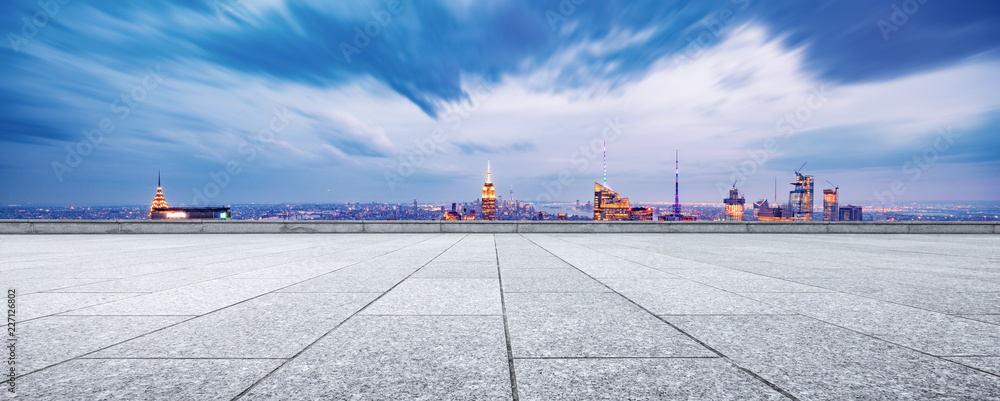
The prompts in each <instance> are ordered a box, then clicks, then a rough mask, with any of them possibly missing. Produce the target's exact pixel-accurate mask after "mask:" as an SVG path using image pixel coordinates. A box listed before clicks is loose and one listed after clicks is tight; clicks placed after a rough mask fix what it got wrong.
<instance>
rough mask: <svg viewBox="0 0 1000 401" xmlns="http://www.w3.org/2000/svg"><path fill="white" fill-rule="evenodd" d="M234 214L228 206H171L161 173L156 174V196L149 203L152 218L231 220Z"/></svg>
mask: <svg viewBox="0 0 1000 401" xmlns="http://www.w3.org/2000/svg"><path fill="white" fill-rule="evenodd" d="M232 217H233V214H232V212H230V211H229V208H228V207H170V206H167V200H166V198H164V197H163V186H161V185H160V175H159V173H157V175H156V196H154V197H153V203H152V204H151V205H149V219H150V220H230V219H232Z"/></svg>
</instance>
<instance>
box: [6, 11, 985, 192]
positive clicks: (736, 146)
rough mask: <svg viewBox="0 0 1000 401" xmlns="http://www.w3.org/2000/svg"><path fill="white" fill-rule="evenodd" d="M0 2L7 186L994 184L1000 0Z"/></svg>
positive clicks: (848, 187) (348, 188) (897, 188)
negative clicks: (604, 181)
mask: <svg viewBox="0 0 1000 401" xmlns="http://www.w3.org/2000/svg"><path fill="white" fill-rule="evenodd" d="M0 9H2V11H3V12H2V13H0V30H2V31H3V32H4V33H5V34H6V36H5V37H6V41H5V48H4V49H0V74H2V76H3V78H4V79H3V82H4V85H2V87H0V99H2V100H3V105H4V107H2V108H0V203H3V204H26V203H35V204H135V203H148V202H149V201H150V200H151V199H152V196H153V194H154V191H155V179H156V173H157V171H162V172H163V177H164V186H165V188H164V193H165V195H166V197H167V200H168V201H169V202H170V203H172V204H173V203H176V204H191V203H208V204H230V203H249V202H347V201H350V202H358V201H391V202H395V201H400V202H412V200H413V199H418V200H421V201H428V202H453V201H458V202H462V201H471V200H473V199H475V198H476V197H478V191H479V187H480V185H481V184H482V181H483V180H484V178H485V167H486V163H487V160H490V161H491V164H492V166H493V181H494V183H496V185H497V186H498V188H499V190H498V193H500V194H502V195H504V196H505V197H506V195H507V194H508V191H509V190H510V187H511V186H513V189H514V195H515V198H517V199H521V200H576V199H580V200H584V201H585V200H587V199H589V198H591V197H592V185H591V183H592V182H594V181H599V180H600V179H601V175H602V171H601V170H602V167H601V155H600V145H601V143H602V141H606V142H607V144H608V155H607V157H608V183H609V185H610V186H611V187H612V188H614V189H615V190H618V191H619V192H622V193H624V194H625V195H627V196H629V197H630V198H632V199H633V200H636V201H667V200H671V199H672V197H673V182H672V181H673V177H672V175H673V164H674V160H673V155H674V151H675V150H679V151H680V155H681V181H682V185H681V186H682V189H681V191H682V193H681V199H682V201H689V202H721V199H722V197H723V194H724V192H723V190H724V189H726V188H727V187H728V186H731V185H732V183H733V182H736V183H737V185H738V186H739V187H740V189H741V190H742V191H743V192H744V193H745V195H746V197H747V198H748V200H749V199H752V200H756V199H759V198H764V197H770V196H773V192H774V187H773V186H774V181H775V179H777V181H778V183H779V187H778V191H779V198H781V199H786V198H787V192H788V190H789V186H788V185H787V183H788V182H790V181H791V179H792V172H793V171H794V170H795V169H797V168H799V166H800V165H802V164H803V163H805V162H808V164H807V165H806V168H805V170H804V171H805V172H806V173H810V174H813V175H815V176H816V180H817V183H818V184H821V185H818V190H821V189H822V188H825V187H827V186H829V184H827V183H826V181H827V180H829V181H832V182H833V183H835V184H837V185H839V186H840V190H841V194H842V203H848V202H855V203H874V202H877V201H878V199H882V201H885V202H909V201H925V200H1000V185H998V184H1000V182H998V181H1000V180H998V179H997V177H998V176H1000V136H998V135H997V130H998V128H1000V96H998V95H997V93H1000V52H998V47H1000V24H998V23H997V21H1000V3H997V2H995V1H985V0H983V1H974V0H970V1H953V2H946V1H942V0H923V1H921V0H908V1H883V0H864V1H862V0H842V1H768V2H764V1H755V0H715V1H690V2H684V1H597V0H561V1H538V0H530V1H529V0H524V1H518V0H509V1H472V0H454V1H412V0H400V1H350V2H329V1H318V0H315V1H314V0H304V1H295V2H289V1H281V0H218V1H216V0H204V1H202V0H186V1H174V2H161V3H146V2H138V3H132V2H129V3H120V2H105V1H100V2H98V1H84V0H68V1H67V0H51V1H42V2H38V1H21V0H15V1H8V2H4V3H3V5H0Z"/></svg>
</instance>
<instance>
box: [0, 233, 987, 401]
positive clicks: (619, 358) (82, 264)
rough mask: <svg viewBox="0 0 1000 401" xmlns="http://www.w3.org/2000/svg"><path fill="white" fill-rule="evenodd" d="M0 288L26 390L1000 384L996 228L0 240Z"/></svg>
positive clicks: (118, 393)
mask: <svg viewBox="0 0 1000 401" xmlns="http://www.w3.org/2000/svg"><path fill="white" fill-rule="evenodd" d="M0 285H2V286H3V287H6V288H14V289H16V291H17V295H16V308H17V309H16V316H17V337H18V340H17V342H16V358H17V359H16V363H17V364H16V367H17V369H18V371H17V374H18V376H19V377H18V378H17V379H16V384H17V392H18V396H20V397H23V398H24V399H32V400H35V399H39V400H75V399H80V400H94V399H108V400H118V399H121V400H135V399H176V400H196V399H197V400H200V399H220V400H229V399H241V400H264V399H268V400H271V399H274V400H287V399H379V400H382V399H407V400H410V399H429V400H441V399H462V400H481V399H512V398H517V399H520V400H554V399H567V400H581V399H607V400H622V399H713V400H718V399H741V400H750V399H783V398H793V399H802V400H806V399H828V400H842V399H934V398H944V399H1000V236H996V235H980V236H976V235H779V234H775V235H759V234H758V235H754V234H749V235H744V234H721V235H720V234H715V235H712V234H674V235H656V234H551V235H546V234H525V235H519V234H496V235H494V234H469V235H466V234H444V235H437V234H343V235H296V234H282V235H118V236H115V235H82V236H81V235H76V236H74V235H59V236H0ZM4 366H5V368H4V369H6V363H5V364H4ZM4 390H6V388H5V389H4Z"/></svg>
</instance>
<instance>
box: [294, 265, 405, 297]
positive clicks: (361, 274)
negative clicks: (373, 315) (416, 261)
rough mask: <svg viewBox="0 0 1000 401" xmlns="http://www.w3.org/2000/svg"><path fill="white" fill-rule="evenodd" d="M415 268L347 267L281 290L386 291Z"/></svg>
mask: <svg viewBox="0 0 1000 401" xmlns="http://www.w3.org/2000/svg"><path fill="white" fill-rule="evenodd" d="M414 270H416V269H415V268H413V269H390V268H370V267H369V268H362V267H357V266H351V267H346V268H343V269H340V270H337V271H334V272H331V273H329V274H326V275H323V276H319V277H316V278H313V279H309V280H306V281H303V282H301V283H298V284H295V285H293V286H290V287H287V288H284V289H282V290H281V291H279V292H386V291H389V289H390V288H392V286H394V285H396V284H399V282H400V281H403V279H404V278H406V276H409V275H410V274H411V273H413V271H414Z"/></svg>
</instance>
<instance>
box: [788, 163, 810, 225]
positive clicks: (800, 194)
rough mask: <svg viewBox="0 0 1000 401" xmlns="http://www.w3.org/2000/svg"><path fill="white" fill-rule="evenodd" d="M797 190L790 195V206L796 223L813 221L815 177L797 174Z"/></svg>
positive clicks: (793, 190) (794, 183)
mask: <svg viewBox="0 0 1000 401" xmlns="http://www.w3.org/2000/svg"><path fill="white" fill-rule="evenodd" d="M792 185H795V189H792V191H791V192H789V194H788V204H789V206H790V208H791V212H792V217H793V218H794V219H795V221H812V215H813V176H811V175H805V174H802V173H800V172H798V171H796V172H795V181H794V182H792Z"/></svg>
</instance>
